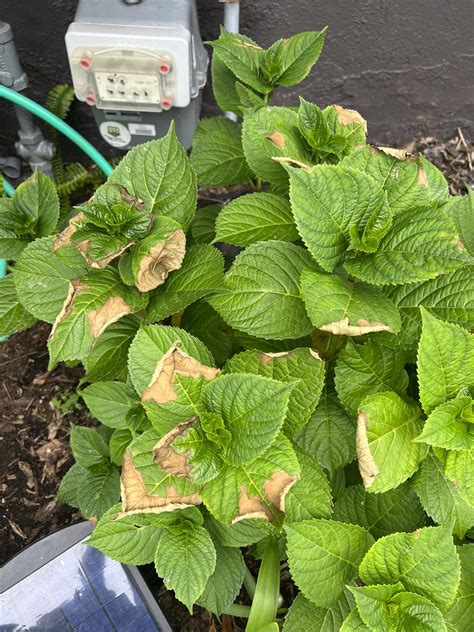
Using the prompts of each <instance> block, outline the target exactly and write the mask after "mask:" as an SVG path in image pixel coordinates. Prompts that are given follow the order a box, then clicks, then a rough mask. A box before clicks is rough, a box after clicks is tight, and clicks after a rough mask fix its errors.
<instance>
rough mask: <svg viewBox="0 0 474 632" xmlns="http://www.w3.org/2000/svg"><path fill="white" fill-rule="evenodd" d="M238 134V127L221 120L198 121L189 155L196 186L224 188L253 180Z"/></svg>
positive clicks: (228, 121)
mask: <svg viewBox="0 0 474 632" xmlns="http://www.w3.org/2000/svg"><path fill="white" fill-rule="evenodd" d="M241 133H242V128H241V125H240V124H239V123H235V122H234V121H231V120H229V119H227V118H224V117H222V116H215V117H213V118H208V119H203V120H201V122H200V123H199V125H198V128H197V130H196V133H195V135H194V139H193V149H192V152H191V164H192V166H193V167H194V169H195V171H196V174H197V181H198V183H199V186H204V187H226V186H231V185H233V184H242V183H244V182H247V181H248V180H250V179H251V178H252V175H253V174H252V171H251V170H250V168H249V166H248V165H247V162H246V161H245V156H244V151H243V149H242V139H241Z"/></svg>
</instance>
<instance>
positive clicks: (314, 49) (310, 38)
mask: <svg viewBox="0 0 474 632" xmlns="http://www.w3.org/2000/svg"><path fill="white" fill-rule="evenodd" d="M326 31H327V27H326V28H324V29H323V30H322V31H306V32H303V33H297V34H296V35H293V37H290V38H289V39H285V40H279V42H278V43H280V42H281V45H280V46H279V47H278V51H279V54H278V62H279V63H278V73H277V75H276V76H275V77H274V83H276V84H279V85H281V86H286V87H290V86H295V85H296V84H298V83H301V82H302V81H303V79H305V78H306V77H307V76H308V74H309V73H310V71H311V68H312V67H313V66H314V64H315V63H316V62H317V61H318V59H319V55H320V54H321V51H322V49H323V46H324V39H325V37H326ZM270 50H271V49H270ZM265 55H268V51H267V52H266V53H265ZM264 60H265V56H264Z"/></svg>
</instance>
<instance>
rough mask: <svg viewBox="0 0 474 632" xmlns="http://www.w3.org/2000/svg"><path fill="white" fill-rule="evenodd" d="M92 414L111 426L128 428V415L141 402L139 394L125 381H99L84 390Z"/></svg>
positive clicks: (82, 394) (83, 394) (84, 398)
mask: <svg viewBox="0 0 474 632" xmlns="http://www.w3.org/2000/svg"><path fill="white" fill-rule="evenodd" d="M81 397H82V399H83V400H84V401H85V403H86V406H87V408H88V409H89V411H90V412H91V414H92V416H93V417H95V418H96V419H98V420H99V421H100V422H101V423H103V424H104V425H105V426H108V427H109V428H120V429H124V428H127V421H126V416H127V413H129V411H130V409H131V408H133V407H134V406H136V404H137V403H138V402H139V400H138V397H137V394H136V393H135V392H134V390H133V389H132V388H130V386H128V385H127V384H124V383H123V382H97V383H95V384H90V385H89V386H87V387H86V388H85V389H84V390H83V391H82V392H81Z"/></svg>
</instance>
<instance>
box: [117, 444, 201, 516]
mask: <svg viewBox="0 0 474 632" xmlns="http://www.w3.org/2000/svg"><path fill="white" fill-rule="evenodd" d="M120 485H121V490H122V511H121V513H119V514H118V515H117V516H116V517H115V519H120V518H123V517H124V516H129V515H132V514H136V513H162V512H163V511H174V510H175V509H186V507H192V506H195V505H199V504H200V503H201V502H202V501H201V497H200V495H199V494H198V493H197V492H193V493H192V494H188V495H185V496H183V495H180V494H178V493H177V491H176V489H175V488H174V487H173V485H169V486H168V487H167V488H166V495H165V496H162V495H160V494H149V493H148V492H147V491H146V487H145V483H144V482H143V478H142V475H141V474H140V472H139V471H138V470H137V468H136V467H135V466H134V464H133V460H132V455H131V452H130V450H126V451H125V455H124V459H123V465H122V475H121V481H120Z"/></svg>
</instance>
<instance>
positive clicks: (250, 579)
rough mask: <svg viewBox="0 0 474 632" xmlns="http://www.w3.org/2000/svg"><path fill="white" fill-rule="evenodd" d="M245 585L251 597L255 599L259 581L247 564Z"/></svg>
mask: <svg viewBox="0 0 474 632" xmlns="http://www.w3.org/2000/svg"><path fill="white" fill-rule="evenodd" d="M244 586H245V590H246V591H247V593H248V595H249V597H250V599H252V600H253V598H254V597H255V590H256V588H257V582H256V581H255V577H254V576H253V575H252V573H251V572H250V571H249V569H248V567H247V566H245V575H244Z"/></svg>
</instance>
